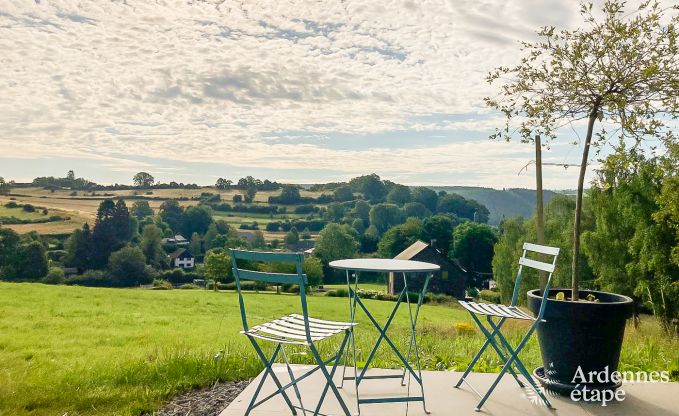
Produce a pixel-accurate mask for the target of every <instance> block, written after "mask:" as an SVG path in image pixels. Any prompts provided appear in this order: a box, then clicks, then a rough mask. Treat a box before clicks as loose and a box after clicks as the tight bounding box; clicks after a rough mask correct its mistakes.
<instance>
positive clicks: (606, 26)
mask: <svg viewBox="0 0 679 416" xmlns="http://www.w3.org/2000/svg"><path fill="white" fill-rule="evenodd" d="M592 8H593V6H592V4H591V3H583V4H582V6H581V14H582V16H583V19H584V21H585V24H586V25H585V26H584V27H583V28H579V29H575V30H560V31H557V30H556V29H555V28H554V27H545V28H543V29H541V30H540V31H539V32H538V36H539V37H540V39H539V40H538V41H536V42H532V43H529V42H524V43H523V48H522V51H523V52H524V56H523V58H522V59H521V63H520V64H519V65H517V66H515V67H511V68H507V67H500V68H498V69H497V70H496V71H494V72H492V73H491V74H490V75H489V77H488V80H489V82H495V81H497V82H501V83H502V85H501V87H500V88H501V92H500V94H498V95H497V96H495V97H494V98H486V102H487V104H488V105H489V106H491V107H492V108H495V109H497V110H499V111H501V112H502V113H503V114H504V115H505V116H506V125H505V128H504V129H501V130H498V131H497V132H496V133H495V134H494V135H493V137H495V138H502V139H507V140H508V139H510V138H511V137H512V136H513V135H515V134H516V135H518V136H520V138H521V140H522V141H526V142H531V141H532V140H533V138H534V137H535V135H538V134H539V135H540V136H541V137H543V138H548V139H552V140H554V139H556V138H557V136H558V134H559V132H560V128H561V127H563V126H567V125H572V124H573V123H578V122H579V121H581V120H583V121H586V123H587V128H586V133H585V137H584V140H583V141H582V145H583V152H582V159H581V162H580V173H579V177H578V191H577V197H576V208H575V220H574V227H573V255H572V260H573V263H572V264H571V275H572V286H573V299H574V300H578V297H579V286H580V273H581V270H580V263H579V260H580V255H579V253H580V231H581V220H582V206H583V190H584V185H585V174H586V170H587V165H588V163H589V160H590V159H589V151H590V148H591V147H592V146H594V147H598V146H601V145H603V144H605V143H607V142H608V140H609V138H610V136H612V135H616V136H617V137H618V138H619V140H620V142H622V143H625V142H632V143H634V145H638V144H639V143H640V142H641V141H642V140H644V139H646V138H654V139H656V140H660V141H661V142H664V143H665V144H666V145H668V144H670V143H674V142H676V137H675V135H674V133H673V131H672V125H671V124H668V120H669V119H670V118H672V117H674V118H676V117H677V114H678V113H679V98H678V97H679V70H678V67H677V62H679V57H678V55H679V53H678V52H679V43H678V42H677V39H678V38H679V5H674V6H671V7H668V8H663V6H662V5H661V4H660V3H659V2H658V1H656V0H649V1H644V2H642V4H641V5H640V6H639V8H638V10H636V11H632V12H630V11H629V10H626V9H625V3H624V2H623V1H619V0H607V1H606V2H605V3H604V5H603V8H602V12H603V14H602V18H600V19H599V18H597V17H596V16H595V14H594V13H593V12H592ZM597 121H598V122H599V126H600V127H599V129H598V130H596V129H595V126H596V124H597ZM595 130H596V131H595Z"/></svg>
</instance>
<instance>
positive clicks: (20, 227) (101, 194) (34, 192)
mask: <svg viewBox="0 0 679 416" xmlns="http://www.w3.org/2000/svg"><path fill="white" fill-rule="evenodd" d="M12 192H13V193H12V194H11V195H7V196H0V216H4V215H7V216H10V215H12V214H14V216H16V217H17V218H27V217H26V216H25V215H23V214H22V212H23V211H22V210H21V209H20V208H19V209H17V208H13V209H9V208H6V207H4V205H5V204H6V203H8V202H10V201H14V202H16V203H17V204H32V205H35V206H39V207H45V208H47V209H49V210H50V215H60V216H63V217H70V218H71V219H70V220H68V221H57V222H49V223H42V224H16V225H6V227H7V228H11V229H13V230H14V231H16V232H18V233H26V232H30V231H37V232H39V233H40V234H45V235H55V234H67V233H71V232H73V230H75V229H77V228H80V227H82V225H83V224H84V223H85V222H89V223H90V225H93V223H94V218H95V216H96V213H97V208H98V207H99V204H100V203H101V201H102V200H104V199H106V198H116V197H121V196H134V195H137V196H139V195H141V196H144V197H146V198H147V200H148V203H149V205H150V206H151V208H153V209H154V211H156V212H157V211H158V208H159V207H160V205H161V204H162V203H163V202H165V201H166V200H169V199H177V198H189V199H190V198H196V197H199V196H200V194H201V193H203V192H210V193H213V194H219V195H220V196H221V199H222V201H224V202H226V203H231V201H232V199H233V196H234V195H236V194H241V195H242V192H241V191H238V190H235V189H234V190H229V191H224V190H219V189H216V188H211V187H205V188H199V189H183V188H182V189H154V190H151V191H143V190H142V191H137V190H123V191H96V192H95V193H94V195H93V193H92V192H84V191H76V192H75V195H72V191H70V190H64V189H61V190H55V191H54V192H52V191H50V190H47V189H44V188H39V187H29V188H15V189H13V190H12ZM147 192H151V194H148V195H147V194H146V193H147ZM280 192H281V191H280V190H277V191H260V192H258V193H257V195H256V196H255V200H254V201H253V203H254V204H258V205H267V204H268V200H269V197H270V196H277V195H280ZM300 193H301V195H302V196H303V197H318V196H320V194H321V193H320V192H309V191H304V190H302V191H301V192H300ZM10 198H11V199H10ZM133 203H134V201H133V200H128V201H127V205H128V207H131V206H132V204H133ZM178 203H179V204H180V205H182V206H184V207H187V206H190V205H196V204H197V203H198V201H195V200H184V201H178ZM287 208H288V210H289V211H293V210H294V208H295V205H288V206H287ZM3 210H11V213H9V212H4V211H3ZM34 214H35V215H34V216H33V217H31V218H38V217H39V215H41V214H39V213H34ZM213 214H214V218H215V220H225V221H226V222H227V223H229V224H230V225H232V226H234V227H236V228H238V227H239V226H240V225H241V224H248V225H249V224H252V223H253V222H254V221H256V222H257V223H259V225H260V228H261V230H262V231H264V226H265V225H266V224H267V223H269V222H272V221H285V220H286V219H290V220H292V219H295V218H304V217H306V215H302V214H294V213H292V212H290V213H286V214H276V215H269V214H258V213H242V212H234V213H226V212H218V211H215V212H214V213H213ZM299 231H302V230H299ZM284 236H285V233H283V232H273V233H271V232H267V233H265V238H266V239H267V240H272V239H274V238H278V239H282V238H283V237H284Z"/></svg>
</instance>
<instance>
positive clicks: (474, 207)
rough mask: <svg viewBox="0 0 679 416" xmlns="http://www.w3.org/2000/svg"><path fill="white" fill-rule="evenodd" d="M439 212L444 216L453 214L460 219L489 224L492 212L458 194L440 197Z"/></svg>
mask: <svg viewBox="0 0 679 416" xmlns="http://www.w3.org/2000/svg"><path fill="white" fill-rule="evenodd" d="M436 209H437V211H438V212H440V213H444V214H453V215H455V216H457V217H459V218H466V219H468V220H470V221H476V222H483V223H485V222H488V216H489V215H490V212H489V211H488V208H486V207H485V206H484V205H482V204H479V203H478V202H477V201H475V200H473V199H466V198H464V197H462V196H460V195H458V194H446V195H443V196H441V197H439V202H438V205H437V207H436Z"/></svg>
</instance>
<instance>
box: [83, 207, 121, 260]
mask: <svg viewBox="0 0 679 416" xmlns="http://www.w3.org/2000/svg"><path fill="white" fill-rule="evenodd" d="M131 236H132V232H131V229H130V213H129V211H128V210H127V206H126V205H125V201H124V200H122V199H119V200H118V201H117V202H115V203H114V202H113V200H111V199H105V200H104V201H102V202H101V204H99V209H98V210H97V218H96V220H95V224H94V229H93V230H92V245H91V252H90V264H89V266H90V267H91V268H103V267H105V266H106V263H107V262H108V259H109V256H110V255H111V253H112V252H114V251H116V250H118V249H120V248H121V247H123V246H124V245H125V244H127V243H128V242H129V241H130V238H131Z"/></svg>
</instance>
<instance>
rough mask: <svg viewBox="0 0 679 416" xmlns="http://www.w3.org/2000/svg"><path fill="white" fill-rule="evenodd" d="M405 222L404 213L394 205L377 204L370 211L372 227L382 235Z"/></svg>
mask: <svg viewBox="0 0 679 416" xmlns="http://www.w3.org/2000/svg"><path fill="white" fill-rule="evenodd" d="M404 220H405V218H403V212H402V211H401V210H400V209H399V207H398V206H396V205H394V204H377V205H373V207H372V209H370V225H371V226H374V227H375V228H376V229H377V232H378V233H380V234H382V233H384V232H385V231H387V230H388V229H389V228H391V227H393V226H394V225H397V224H400V223H402V222H403V221H404Z"/></svg>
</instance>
